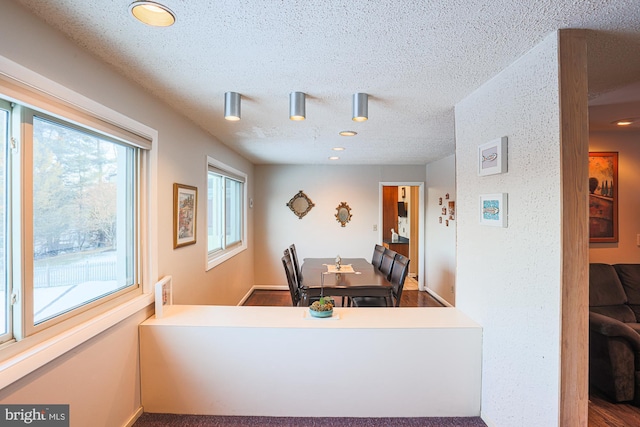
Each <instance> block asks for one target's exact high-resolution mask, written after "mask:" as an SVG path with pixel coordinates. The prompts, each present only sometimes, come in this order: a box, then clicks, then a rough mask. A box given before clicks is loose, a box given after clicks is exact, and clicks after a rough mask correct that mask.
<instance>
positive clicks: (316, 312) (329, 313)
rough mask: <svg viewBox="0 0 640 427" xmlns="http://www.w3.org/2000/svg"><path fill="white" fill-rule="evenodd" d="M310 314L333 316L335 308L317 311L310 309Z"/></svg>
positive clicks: (313, 315) (314, 315) (312, 315)
mask: <svg viewBox="0 0 640 427" xmlns="http://www.w3.org/2000/svg"><path fill="white" fill-rule="evenodd" d="M309 314H311V317H331V316H333V309H331V310H327V311H317V310H311V309H309Z"/></svg>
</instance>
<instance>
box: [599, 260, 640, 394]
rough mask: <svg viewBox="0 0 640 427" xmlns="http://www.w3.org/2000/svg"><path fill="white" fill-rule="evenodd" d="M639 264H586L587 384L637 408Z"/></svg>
mask: <svg viewBox="0 0 640 427" xmlns="http://www.w3.org/2000/svg"><path fill="white" fill-rule="evenodd" d="M638 314H640V264H617V265H615V266H613V265H609V264H590V265H589V383H590V385H591V386H593V387H596V388H597V389H598V390H600V391H601V392H603V393H604V394H605V395H606V396H607V397H609V398H610V399H611V400H613V401H615V402H626V401H631V402H632V403H633V404H634V405H636V406H640V323H639V322H638V320H639V316H638Z"/></svg>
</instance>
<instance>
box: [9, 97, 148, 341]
mask: <svg viewBox="0 0 640 427" xmlns="http://www.w3.org/2000/svg"><path fill="white" fill-rule="evenodd" d="M141 151H142V150H141V149H140V148H139V147H138V146H137V145H136V144H130V143H128V141H127V140H126V139H123V138H121V137H120V136H117V137H116V136H111V135H108V134H105V133H104V132H102V131H98V130H96V129H94V128H92V127H91V126H87V125H84V124H79V123H78V122H77V121H75V120H74V121H73V122H72V121H70V120H67V119H65V118H64V117H61V116H60V115H57V114H56V115H52V114H48V113H45V112H43V111H40V110H36V109H32V108H30V107H27V106H24V105H20V104H18V103H12V104H9V103H8V102H6V101H4V100H0V197H1V198H0V200H1V201H2V204H1V207H0V221H2V224H3V227H2V228H1V229H0V233H1V234H0V251H1V252H0V253H1V257H0V272H1V273H2V278H3V282H2V286H1V287H0V303H2V304H1V308H0V310H1V311H0V336H1V337H2V339H3V341H7V340H10V339H16V340H21V339H23V338H27V337H29V336H32V335H34V334H36V333H38V332H39V331H41V330H44V329H46V328H48V327H50V326H52V325H55V324H59V323H61V322H64V321H70V322H73V321H74V318H76V317H77V316H78V315H79V314H81V313H88V312H89V311H90V310H97V311H96V314H97V313H98V312H100V310H104V308H101V307H105V304H107V303H110V302H114V303H115V302H117V301H118V300H119V299H121V298H126V297H129V296H132V295H137V294H139V293H140V290H139V283H140V280H139V278H140V266H139V265H138V263H139V254H138V245H137V243H136V242H137V241H138V240H139V239H138V236H139V221H138V198H139V186H140V182H139V176H140V167H141V161H140V158H141V155H142V154H141Z"/></svg>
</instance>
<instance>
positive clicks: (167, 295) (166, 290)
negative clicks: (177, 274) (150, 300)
mask: <svg viewBox="0 0 640 427" xmlns="http://www.w3.org/2000/svg"><path fill="white" fill-rule="evenodd" d="M171 280H172V277H171V276H164V277H163V278H162V279H161V280H160V281H159V282H158V283H156V285H155V295H156V319H160V318H161V317H162V314H163V310H164V306H165V305H171V304H173V285H172V282H171Z"/></svg>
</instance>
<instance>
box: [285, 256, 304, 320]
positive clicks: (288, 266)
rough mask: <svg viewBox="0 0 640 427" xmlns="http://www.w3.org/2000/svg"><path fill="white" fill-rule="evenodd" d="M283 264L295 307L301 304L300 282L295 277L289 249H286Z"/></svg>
mask: <svg viewBox="0 0 640 427" xmlns="http://www.w3.org/2000/svg"><path fill="white" fill-rule="evenodd" d="M282 266H283V267H284V273H285V274H286V276H287V284H288V285H289V293H290V294H291V303H292V304H293V306H294V307H297V306H298V305H299V304H300V291H299V289H298V283H297V281H296V279H295V277H294V274H295V273H294V270H293V263H292V262H291V254H290V253H289V249H285V250H284V256H283V257H282Z"/></svg>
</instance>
